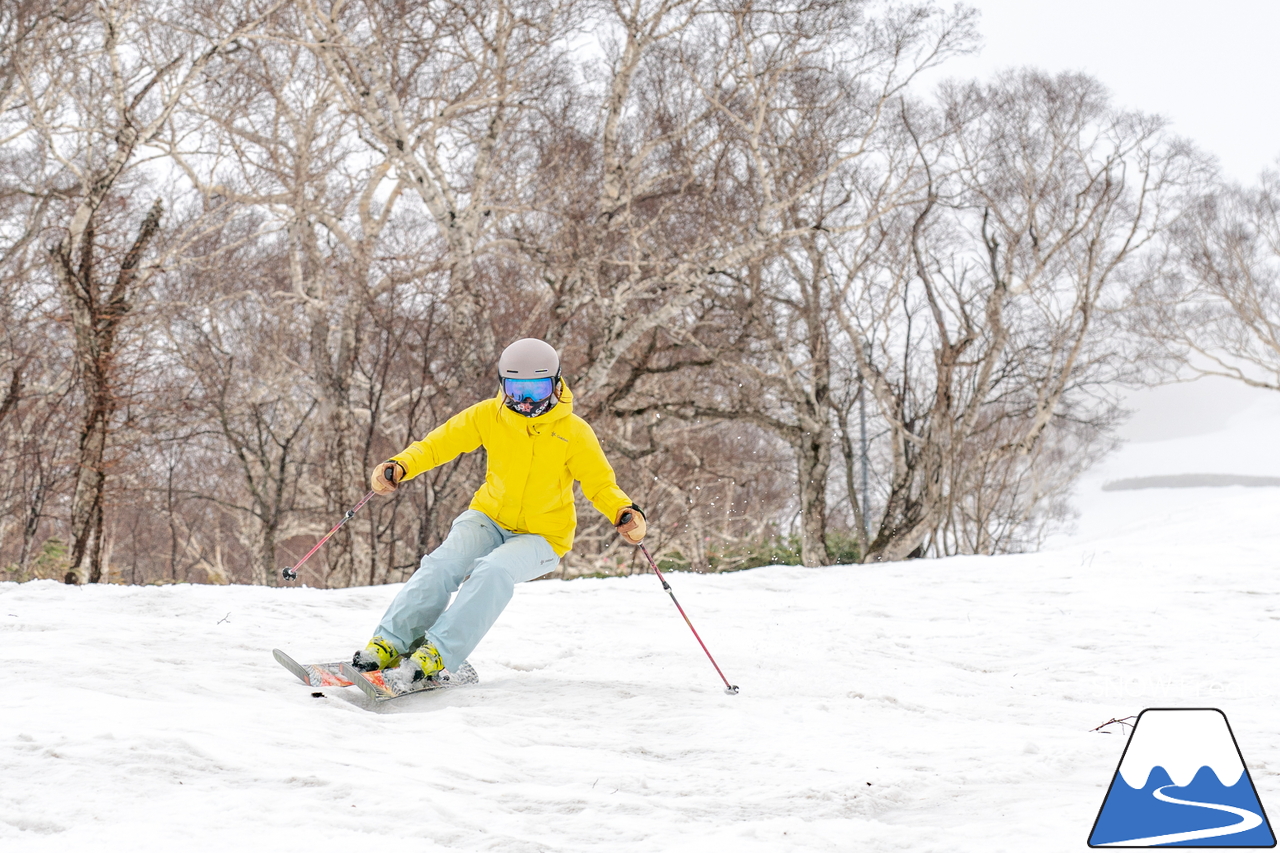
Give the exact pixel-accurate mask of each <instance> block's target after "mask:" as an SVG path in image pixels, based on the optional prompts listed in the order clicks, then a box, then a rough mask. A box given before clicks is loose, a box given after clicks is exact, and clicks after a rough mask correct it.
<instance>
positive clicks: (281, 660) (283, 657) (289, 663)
mask: <svg viewBox="0 0 1280 853" xmlns="http://www.w3.org/2000/svg"><path fill="white" fill-rule="evenodd" d="M271 656H272V657H273V658H275V659H276V663H278V664H280V665H281V666H282V667H284V668H285V669H287V670H289V671H290V672H292V673H293V674H294V675H295V676H297V678H298V680H299V681H301V682H302V683H303V684H306V685H310V684H311V673H309V672H307V668H306V667H304V666H303V665H302V664H300V663H298V662H297V661H296V660H294V659H293V658H291V657H289V656H288V655H287V654H285V653H284V652H282V651H280V650H279V649H272V650H271Z"/></svg>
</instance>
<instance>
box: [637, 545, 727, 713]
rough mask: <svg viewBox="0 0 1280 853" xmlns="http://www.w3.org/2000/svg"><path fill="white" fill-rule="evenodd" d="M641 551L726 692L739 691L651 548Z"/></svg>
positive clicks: (643, 548) (642, 548) (644, 548)
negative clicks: (703, 640) (685, 607)
mask: <svg viewBox="0 0 1280 853" xmlns="http://www.w3.org/2000/svg"><path fill="white" fill-rule="evenodd" d="M640 553H642V554H644V557H645V559H646V560H648V561H649V565H650V566H651V567H652V568H653V571H654V573H655V574H656V575H657V576H658V580H660V581H662V588H663V589H665V590H666V591H667V595H669V596H671V603H672V604H674V605H675V606H676V610H679V611H680V615H681V616H683V617H684V623H685V624H686V625H688V626H689V630H690V631H692V632H693V637H694V639H695V640H697V641H698V645H700V646H702V650H703V651H704V652H706V653H707V660H709V661H711V665H712V666H714V667H715V668H716V674H718V675H719V676H720V680H721V681H723V682H724V692H725V693H728V694H729V695H730V696H732V695H733V694H735V693H737V692H738V685H736V684H730V683H729V679H727V678H725V677H724V673H723V672H721V670H720V664H718V663H716V659H715V658H713V657H712V656H711V652H710V651H709V650H708V649H707V644H706V643H704V642H702V637H700V636H698V629H697V628H695V627H693V622H692V621H690V620H689V614H688V613H685V612H684V608H683V607H681V606H680V602H679V601H676V594H675V593H674V592H672V590H671V584H669V583H667V579H666V576H664V575H663V574H662V569H659V568H658V564H657V563H656V562H654V559H653V556H652V555H651V554H650V553H649V549H648V548H646V547H644V546H643V545H641V546H640Z"/></svg>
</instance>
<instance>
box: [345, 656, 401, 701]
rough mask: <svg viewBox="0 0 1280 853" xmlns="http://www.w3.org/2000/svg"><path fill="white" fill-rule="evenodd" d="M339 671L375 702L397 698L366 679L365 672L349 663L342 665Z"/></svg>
mask: <svg viewBox="0 0 1280 853" xmlns="http://www.w3.org/2000/svg"><path fill="white" fill-rule="evenodd" d="M338 670H339V671H340V672H341V673H342V675H343V676H344V677H345V678H346V679H347V680H348V681H350V682H351V683H352V684H354V685H355V686H356V687H359V688H360V691H361V692H362V693H364V695H366V696H368V697H369V698H370V699H373V700H374V701H375V702H381V701H382V700H384V699H391V698H394V697H395V694H394V693H388V692H386V691H385V690H382V689H381V688H379V687H378V685H376V684H374V683H373V682H372V681H370V680H369V679H368V678H366V677H365V674H364V673H363V672H361V671H360V670H358V669H356V668H355V667H354V666H352V665H351V664H349V663H344V664H342V665H341V666H340V667H338Z"/></svg>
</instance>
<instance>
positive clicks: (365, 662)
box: [351, 637, 400, 672]
mask: <svg viewBox="0 0 1280 853" xmlns="http://www.w3.org/2000/svg"><path fill="white" fill-rule="evenodd" d="M399 663H400V653H399V652H398V651H396V647H395V646H393V645H391V644H390V643H388V642H387V641H386V640H384V639H382V638H381V637H374V638H373V639H372V640H370V641H369V645H367V646H365V647H364V648H363V649H361V650H360V651H358V652H356V653H355V654H354V655H352V657H351V666H352V667H354V668H355V669H358V670H360V671H361V672H373V671H374V670H375V669H391V668H392V667H394V666H396V665H398V664H399Z"/></svg>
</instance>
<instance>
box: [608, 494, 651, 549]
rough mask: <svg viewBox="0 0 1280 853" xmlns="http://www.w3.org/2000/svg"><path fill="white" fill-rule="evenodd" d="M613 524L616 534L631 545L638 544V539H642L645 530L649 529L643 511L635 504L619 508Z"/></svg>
mask: <svg viewBox="0 0 1280 853" xmlns="http://www.w3.org/2000/svg"><path fill="white" fill-rule="evenodd" d="M613 526H614V527H616V528H617V529H618V535H619V536H621V537H622V538H623V539H625V540H627V541H628V542H630V543H631V544H632V545H639V544H640V540H642V539H644V534H645V531H647V530H648V529H649V525H648V524H646V523H645V520H644V513H643V512H642V511H641V509H640V507H638V506H636V505H635V504H632V505H631V506H626V507H623V508H622V509H621V510H619V512H618V518H617V520H616V521H614V523H613Z"/></svg>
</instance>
